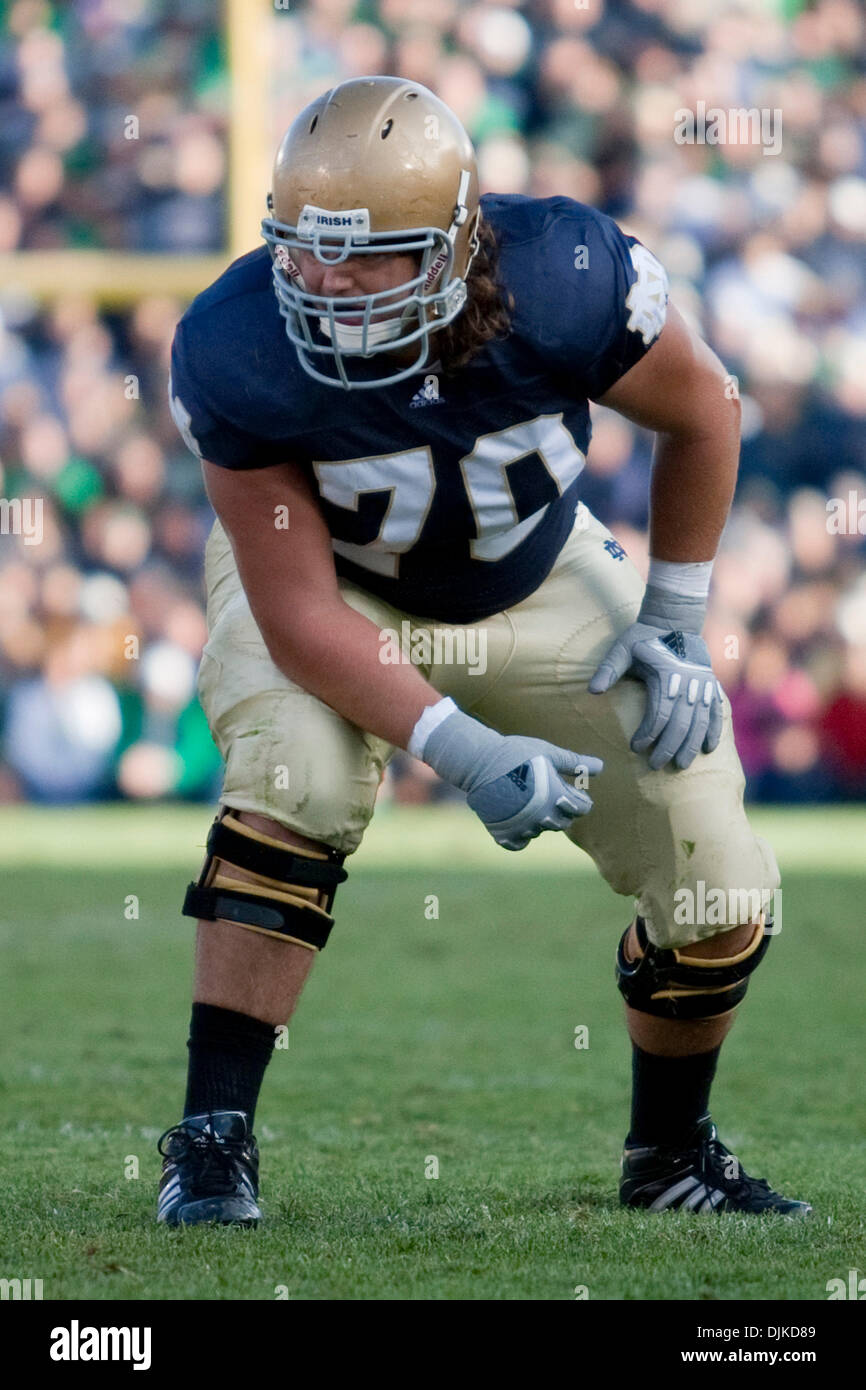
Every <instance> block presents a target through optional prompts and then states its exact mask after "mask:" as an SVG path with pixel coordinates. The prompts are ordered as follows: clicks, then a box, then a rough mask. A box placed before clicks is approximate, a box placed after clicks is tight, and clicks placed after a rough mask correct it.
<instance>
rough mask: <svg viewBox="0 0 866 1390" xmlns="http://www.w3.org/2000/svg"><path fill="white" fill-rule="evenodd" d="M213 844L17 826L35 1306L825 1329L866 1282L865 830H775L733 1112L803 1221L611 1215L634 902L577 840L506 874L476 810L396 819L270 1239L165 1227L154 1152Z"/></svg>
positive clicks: (739, 1131) (624, 1101) (839, 818)
mask: <svg viewBox="0 0 866 1390" xmlns="http://www.w3.org/2000/svg"><path fill="white" fill-rule="evenodd" d="M209 818H210V812H209V810H208V809H206V808H202V809H197V808H189V807H185V808H180V809H177V808H169V809H164V808H159V807H154V808H145V809H141V808H125V807H120V808H118V807H112V808H93V809H87V810H73V811H39V810H33V809H29V808H7V809H4V810H2V812H0V861H2V864H3V883H4V890H3V893H2V902H0V917H2V950H3V960H4V966H5V968H4V975H5V980H4V987H3V1009H2V1030H3V1044H4V1062H3V1068H2V1074H3V1088H4V1092H5V1095H4V1100H5V1104H4V1107H3V1114H4V1122H3V1125H2V1129H0V1144H2V1162H3V1171H4V1175H5V1176H4V1182H3V1189H4V1200H3V1203H2V1208H0V1252H2V1254H0V1276H3V1277H6V1278H13V1277H19V1278H32V1279H36V1278H41V1279H42V1280H43V1287H44V1297H45V1298H46V1299H48V1298H51V1299H80V1298H98V1299H109V1298H122V1299H188V1298H200V1299H226V1298H244V1299H274V1298H275V1297H277V1296H286V1295H287V1296H288V1297H290V1298H292V1299H572V1298H574V1297H575V1289H576V1287H578V1286H585V1288H586V1289H587V1290H588V1296H589V1298H590V1299H639V1300H650V1299H652V1300H656V1299H683V1298H685V1299H735V1298H745V1299H783V1300H788V1299H801V1298H802V1299H817V1300H821V1299H825V1298H826V1291H825V1286H826V1283H827V1280H828V1279H831V1278H835V1277H843V1278H845V1277H847V1271H848V1270H849V1269H850V1268H854V1267H858V1268H859V1269H860V1270H861V1272H862V1271H864V1270H866V1233H864V1216H863V1193H864V1187H866V1141H864V1133H866V1128H864V1100H863V1091H864V1087H863V1057H864V1054H866V1013H864V1008H863V999H864V996H866V960H864V952H863V949H862V918H863V909H862V905H863V901H864V897H866V865H864V858H863V848H862V847H863V844H864V840H866V811H861V810H859V809H856V808H852V809H847V810H841V809H839V810H835V809H831V808H824V809H814V810H805V811H804V810H797V811H785V812H781V811H780V812H762V813H760V814H757V813H756V814H755V816H754V821H755V824H756V827H757V828H758V829H759V830H760V832H761V833H762V834H765V835H766V836H768V838H770V839H771V840H772V841H773V842H774V844H775V846H776V849H777V853H778V855H779V858H780V861H781V863H782V868H783V874H784V926H783V930H782V932H781V933H780V935H779V936H778V938H777V939H776V940H775V941H774V942H773V945H772V948H771V951H770V953H769V955H768V957H767V961H766V964H765V965H764V966H763V967H762V969H761V970H760V972H759V973H758V975H757V976H756V977H755V978H754V980H753V983H752V987H751V990H750V994H749V999H748V1001H747V1003H746V1006H745V1008H744V1009H743V1011H742V1017H741V1018H740V1020H739V1022H738V1024H737V1027H736V1028H735V1030H734V1033H733V1035H732V1037H731V1039H730V1040H729V1042H728V1044H727V1046H726V1050H725V1054H724V1056H723V1061H722V1067H721V1070H720V1075H719V1080H718V1082H717V1085H716V1088H715V1096H714V1101H715V1103H714V1114H715V1116H716V1119H717V1121H718V1123H719V1126H720V1130H721V1132H722V1137H723V1138H724V1139H725V1141H726V1142H727V1143H728V1144H729V1145H730V1146H731V1147H733V1148H734V1149H735V1150H736V1151H738V1152H739V1154H740V1157H741V1158H742V1161H743V1163H744V1165H745V1166H746V1168H747V1170H748V1171H750V1172H752V1173H754V1174H756V1175H758V1176H767V1177H769V1178H770V1180H771V1181H772V1182H773V1183H774V1185H777V1186H779V1187H780V1188H782V1189H783V1190H784V1191H786V1192H790V1193H791V1194H792V1195H794V1196H803V1197H808V1198H809V1199H810V1200H811V1201H812V1202H813V1203H814V1206H815V1208H816V1216H815V1218H814V1219H813V1220H812V1221H811V1222H810V1223H804V1224H800V1225H793V1224H790V1223H786V1222H784V1221H782V1220H779V1219H778V1218H770V1219H764V1220H761V1221H754V1220H749V1219H748V1218H743V1217H737V1216H722V1217H715V1218H704V1219H702V1218H695V1217H689V1216H687V1215H682V1214H679V1213H675V1214H667V1215H665V1216H664V1217H656V1216H649V1215H644V1214H638V1213H635V1214H626V1213H623V1212H622V1211H621V1210H620V1209H619V1207H618V1205H617V1193H616V1181H617V1175H618V1161H619V1153H620V1149H621V1145H622V1140H623V1136H624V1134H625V1131H626V1128H627V1119H628V1095H629V1080H630V1071H629V1051H628V1047H627V1041H626V1036H625V1032H624V1030H623V1028H622V1023H621V1007H620V998H619V995H618V994H617V992H616V990H615V988H614V985H613V979H612V975H613V952H614V947H615V943H616V940H617V939H618V936H619V934H620V932H621V931H622V929H623V927H624V926H625V924H626V923H627V921H628V920H629V916H630V904H629V902H627V901H626V900H623V899H618V898H616V897H615V896H614V895H613V894H612V893H611V892H610V891H609V890H608V889H607V887H606V886H605V885H604V884H603V883H602V882H601V881H600V879H598V877H597V876H596V875H595V872H594V870H593V868H592V866H591V865H590V864H589V862H588V861H587V860H584V859H583V857H582V856H581V855H579V854H578V853H577V852H576V851H575V850H573V849H572V848H571V847H570V846H569V845H568V844H567V843H566V842H564V840H563V839H562V837H559V836H553V835H547V836H544V837H543V839H542V840H540V841H538V842H537V843H536V844H535V845H533V846H531V847H530V849H529V850H528V851H527V852H525V853H524V854H521V855H506V854H504V853H503V852H502V851H501V850H498V849H497V848H496V846H495V845H493V843H492V842H491V841H489V840H488V838H487V837H486V836H485V834H484V831H483V830H482V829H481V827H480V826H478V825H477V824H476V823H475V821H474V819H473V818H472V817H471V816H470V814H469V813H468V812H464V811H461V810H460V809H447V810H445V809H443V810H416V811H402V812H397V811H393V810H391V809H389V808H384V809H383V811H382V812H381V814H380V815H379V816H377V820H376V823H375V825H374V827H373V829H372V830H371V831H370V833H369V836H368V839H367V842H366V843H365V845H364V847H363V848H362V850H361V851H360V852H359V854H358V855H357V856H356V857H355V860H354V861H353V864H352V873H351V875H350V878H349V880H348V882H347V883H346V884H345V885H344V886H343V888H341V890H340V893H339V895H338V899H337V907H338V924H337V928H336V929H335V931H334V934H333V936H332V938H331V943H330V944H329V946H328V948H327V950H326V952H325V953H324V955H323V957H322V959H321V961H319V962H317V965H316V967H315V970H314V972H313V975H312V978H311V981H310V984H309V986H308V988H307V991H306V994H305V996H304V998H303V1001H302V1003H301V1006H300V1008H299V1010H298V1013H297V1014H296V1016H295V1019H294V1020H293V1022H292V1025H291V1030H290V1035H289V1042H290V1046H289V1048H288V1050H285V1051H277V1052H276V1053H275V1056H274V1060H273V1062H272V1063H271V1066H270V1068H269V1072H268V1076H267V1078H266V1083H265V1090H264V1093H263V1098H262V1102H261V1105H260V1108H259V1113H258V1119H257V1126H256V1127H257V1130H258V1136H259V1142H260V1146H261V1151H262V1174H263V1192H262V1200H263V1207H264V1210H265V1214H266V1224H264V1225H263V1226H262V1227H261V1228H260V1229H259V1230H258V1231H253V1232H248V1231H232V1230H216V1231H199V1230H188V1231H179V1232H169V1231H166V1230H164V1229H157V1227H156V1226H155V1225H154V1222H153V1213H154V1202H155V1189H156V1182H157V1178H158V1172H159V1160H158V1158H157V1154H156V1148H155V1140H156V1138H157V1137H158V1135H159V1133H160V1132H161V1131H162V1130H163V1129H164V1128H167V1127H168V1126H169V1125H171V1124H173V1123H175V1122H176V1121H177V1119H178V1118H179V1115H180V1108H179V1107H180V1104H181V1101H182V1097H183V1083H184V1076H185V1066H184V1059H185V1047H184V1044H185V1040H186V1027H187V1021H188V991H189V981H190V975H191V946H192V930H193V929H192V924H191V923H188V922H187V921H186V920H185V919H182V918H181V917H180V916H179V913H178V905H179V903H180V901H181V898H182V893H183V889H184V887H185V884H186V882H187V881H188V879H189V878H190V877H193V876H194V875H195V873H197V871H198V865H199V862H200V853H201V851H200V848H199V847H200V846H201V845H202V843H203V841H204V836H205V833H206V829H207V825H208V822H209ZM130 895H135V896H136V897H137V898H138V902H139V916H138V918H137V920H136V919H134V918H133V919H130V918H128V917H127V916H125V904H126V903H127V900H128V898H129V896H130ZM430 895H436V897H437V898H438V904H439V916H438V919H433V918H430V917H428V916H426V915H425V902H426V901H427V900H428V899H429V896H430ZM427 910H428V911H430V908H428V909H427ZM579 1025H585V1026H586V1027H588V1029H589V1046H588V1047H587V1048H586V1049H584V1050H577V1049H576V1048H575V1046H574V1037H575V1028H576V1027H578V1026H579ZM433 1158H435V1159H436V1160H438V1171H439V1176H438V1178H431V1177H427V1176H425V1174H426V1172H429V1171H431V1170H432V1169H433V1167H434V1165H433V1163H432V1162H431V1160H432V1159H433ZM135 1160H137V1167H138V1177H137V1178H136V1177H134V1176H130V1177H128V1176H126V1174H127V1173H134V1171H135V1169H136V1162H135ZM279 1291H282V1292H279Z"/></svg>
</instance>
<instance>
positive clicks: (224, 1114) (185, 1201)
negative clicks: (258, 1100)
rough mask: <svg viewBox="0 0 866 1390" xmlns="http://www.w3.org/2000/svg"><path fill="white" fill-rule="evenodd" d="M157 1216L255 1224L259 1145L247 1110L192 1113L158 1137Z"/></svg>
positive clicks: (194, 1222) (184, 1222)
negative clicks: (245, 1112) (160, 1171)
mask: <svg viewBox="0 0 866 1390" xmlns="http://www.w3.org/2000/svg"><path fill="white" fill-rule="evenodd" d="M158 1148H159V1152H160V1153H161V1154H162V1158H163V1164H162V1179H161V1181H160V1184H159V1198H158V1202H157V1211H156V1219H157V1221H158V1222H160V1223H162V1224H164V1225H166V1226H198V1225H203V1224H210V1225H220V1226H256V1225H257V1224H258V1222H259V1220H260V1218H261V1212H260V1211H259V1208H258V1193H259V1182H258V1179H259V1151H258V1147H257V1145H256V1141H255V1138H254V1136H253V1135H252V1134H251V1133H250V1129H249V1122H248V1120H247V1116H246V1115H245V1114H244V1112H243V1111H242V1110H214V1111H212V1112H209V1113H207V1114H204V1115H187V1116H185V1117H184V1119H183V1120H181V1122H180V1124H179V1125H175V1126H174V1128H173V1129H167V1130H166V1132H165V1134H163V1135H162V1136H161V1138H160V1140H159V1144H158Z"/></svg>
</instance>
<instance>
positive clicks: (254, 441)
mask: <svg viewBox="0 0 866 1390" xmlns="http://www.w3.org/2000/svg"><path fill="white" fill-rule="evenodd" d="M207 381H208V367H207V363H206V362H204V361H197V360H196V354H195V352H194V351H193V350H192V349H191V347H190V344H189V341H188V338H187V333H186V329H185V325H184V322H183V320H181V322H180V323H179V324H178V326H177V329H176V330H175V335H174V341H173V343H172V346H171V370H170V374H169V379H168V401H169V408H170V410H171V414H172V419H173V420H174V423H175V424H176V425H177V428H178V430H179V432H180V435H181V438H182V439H183V441H184V443H185V444H186V446H187V448H188V449H190V450H191V452H192V453H193V454H195V456H196V457H197V458H200V459H207V461H208V462H209V463H216V464H219V465H220V467H222V468H236V469H242V468H265V467H267V466H269V465H270V464H275V463H279V462H281V460H282V458H283V457H284V455H283V454H282V453H277V452H275V451H274V447H273V445H272V444H271V443H270V442H269V441H268V440H267V439H263V438H258V437H256V436H255V435H253V434H250V433H248V432H247V431H246V430H244V429H242V428H239V427H238V425H237V424H234V423H232V422H231V421H230V420H229V419H227V418H226V416H225V413H224V412H222V411H220V410H219V408H218V407H216V406H215V405H214V403H213V394H214V393H213V392H211V391H209V390H208V385H207Z"/></svg>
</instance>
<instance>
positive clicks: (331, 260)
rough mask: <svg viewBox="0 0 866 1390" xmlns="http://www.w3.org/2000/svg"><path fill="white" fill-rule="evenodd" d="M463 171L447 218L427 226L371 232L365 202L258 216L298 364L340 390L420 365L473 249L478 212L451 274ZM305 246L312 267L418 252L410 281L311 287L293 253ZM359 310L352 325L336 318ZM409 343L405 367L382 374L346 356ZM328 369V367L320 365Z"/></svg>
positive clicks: (458, 304) (459, 301)
mask: <svg viewBox="0 0 866 1390" xmlns="http://www.w3.org/2000/svg"><path fill="white" fill-rule="evenodd" d="M468 181H469V174H468V172H466V171H464V176H463V177H462V178H461V186H460V190H459V194H458V201H457V206H456V207H455V209H454V213H453V218H452V222H451V226H450V227H449V228H448V230H447V231H445V230H444V229H443V228H441V227H434V226H427V227H414V228H408V229H400V230H399V231H393V230H391V231H383V232H375V231H371V230H370V215H369V212H368V210H367V209H366V208H351V209H348V210H345V211H339V210H338V211H333V210H329V209H325V208H319V207H315V206H313V205H310V204H306V205H305V206H304V208H303V210H302V212H301V214H300V216H299V218H298V222H297V224H296V225H292V224H290V223H286V222H281V221H278V220H277V219H276V218H273V217H267V218H265V219H264V221H263V222H262V235H263V237H264V239H265V241H266V242H267V244H268V246H269V248H270V252H271V259H272V263H273V285H274V291H275V293H276V296H277V302H278V304H279V308H280V313H281V314H282V316H283V318H284V320H285V325H286V333H287V335H288V338H289V340H290V342H291V343H292V344H293V345H294V346H295V347H296V349H297V352H298V360H299V361H300V363H301V366H302V367H303V369H304V371H305V372H307V373H308V375H309V376H311V377H314V378H315V379H316V380H317V381H322V382H325V383H327V384H328V385H331V386H342V387H344V388H345V389H346V390H351V389H353V388H354V389H369V388H371V387H379V386H387V385H391V384H393V383H394V382H398V381H403V380H404V379H405V378H407V377H409V376H411V375H413V374H414V373H415V372H417V371H419V370H420V369H421V368H423V367H424V366H425V365H427V363H428V360H429V356H430V348H429V338H430V335H431V334H432V333H434V332H435V331H436V330H437V329H440V328H444V327H446V325H448V324H449V323H451V322H453V320H454V319H455V318H456V317H457V315H458V314H459V313H460V311H461V309H462V308H463V306H464V304H465V302H466V297H467V288H466V281H467V279H468V274H469V267H470V265H471V262H472V257H473V256H474V254H475V249H476V247H477V214H476V221H475V226H474V227H473V229H472V231H471V234H470V247H471V250H470V255H469V258H468V261H467V264H466V268H465V271H464V275H463V277H460V276H458V275H455V274H454V263H455V249H454V243H455V238H456V236H457V233H458V231H459V229H460V228H461V227H462V226H463V225H464V223H465V222H466V220H467V218H468V216H469V209H468V208H467V206H466V204H465V203H464V201H463V200H464V198H465V196H466V188H467V187H468ZM297 251H307V252H311V253H312V254H313V255H314V256H315V257H316V260H317V261H318V262H319V264H320V265H325V266H327V265H339V264H342V262H344V261H346V260H347V259H348V258H349V256H360V255H377V254H382V253H383V252H387V253H389V254H392V255H394V254H407V255H414V256H417V257H419V258H420V259H419V263H418V273H417V274H416V275H414V276H413V277H412V278H411V279H409V280H406V281H404V282H403V283H401V284H399V285H397V286H393V287H391V288H389V289H386V290H381V291H378V292H376V293H374V294H354V295H351V296H349V295H341V296H333V295H332V296H324V295H314V294H311V293H310V292H309V290H308V289H307V287H306V285H305V283H304V279H303V276H302V274H301V271H300V269H299V267H298V264H297V260H296V258H295V257H294V256H293V254H292V253H293V252H297ZM358 316H360V317H361V318H362V322H361V323H359V324H347V323H339V322H338V321H337V320H338V319H339V318H341V317H350V318H355V317H358ZM415 344H417V352H416V353H415V354H414V355H413V358H412V360H411V361H410V362H409V364H408V365H402V364H400V365H398V366H396V367H395V368H394V369H393V370H391V371H389V372H388V373H387V374H386V375H383V376H379V377H370V376H369V375H365V376H361V375H359V374H357V373H356V374H354V375H352V373H351V362H352V359H354V358H363V359H370V358H374V357H377V356H379V355H381V354H383V353H396V352H400V353H402V354H403V356H404V358H405V350H406V349H407V348H411V347H412V346H413V345H415ZM329 367H332V368H333V370H330V371H329V370H328V368H329Z"/></svg>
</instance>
